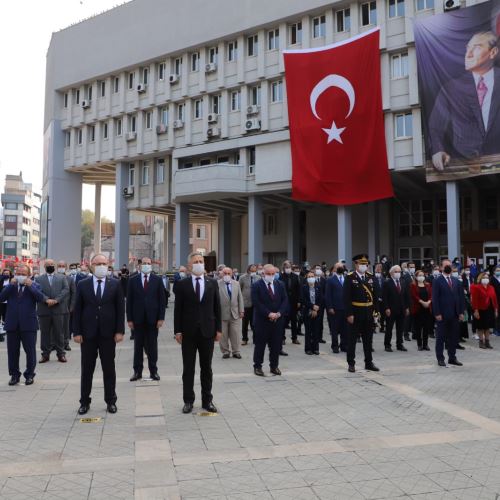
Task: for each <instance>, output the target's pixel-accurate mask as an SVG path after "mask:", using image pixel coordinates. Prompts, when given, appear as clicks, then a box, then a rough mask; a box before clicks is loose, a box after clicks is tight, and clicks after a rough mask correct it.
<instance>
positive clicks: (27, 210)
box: [23, 203, 31, 213]
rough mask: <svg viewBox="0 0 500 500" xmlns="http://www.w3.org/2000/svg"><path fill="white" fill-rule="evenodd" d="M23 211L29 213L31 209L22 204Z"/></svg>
mask: <svg viewBox="0 0 500 500" xmlns="http://www.w3.org/2000/svg"><path fill="white" fill-rule="evenodd" d="M23 210H24V211H25V212H28V213H31V207H30V206H29V205H26V203H25V204H23Z"/></svg>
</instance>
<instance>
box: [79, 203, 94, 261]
mask: <svg viewBox="0 0 500 500" xmlns="http://www.w3.org/2000/svg"><path fill="white" fill-rule="evenodd" d="M93 238H94V212H92V210H88V209H86V210H82V244H81V246H82V248H81V257H83V249H84V248H85V247H88V246H90V245H92V240H93Z"/></svg>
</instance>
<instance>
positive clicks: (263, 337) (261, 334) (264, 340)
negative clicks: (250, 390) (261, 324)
mask: <svg viewBox="0 0 500 500" xmlns="http://www.w3.org/2000/svg"><path fill="white" fill-rule="evenodd" d="M283 329H284V322H283V319H279V320H278V321H276V323H272V322H271V321H269V324H267V325H266V327H265V328H263V329H259V330H255V331H254V334H253V339H254V343H255V347H254V350H253V367H254V368H262V363H264V352H265V350H266V345H267V346H268V347H269V367H270V368H271V370H272V369H273V368H278V365H279V358H280V351H281V346H282V341H283Z"/></svg>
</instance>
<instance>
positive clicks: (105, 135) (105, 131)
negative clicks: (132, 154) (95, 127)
mask: <svg viewBox="0 0 500 500" xmlns="http://www.w3.org/2000/svg"><path fill="white" fill-rule="evenodd" d="M102 138H103V139H107V138H108V123H107V122H104V123H103V124H102Z"/></svg>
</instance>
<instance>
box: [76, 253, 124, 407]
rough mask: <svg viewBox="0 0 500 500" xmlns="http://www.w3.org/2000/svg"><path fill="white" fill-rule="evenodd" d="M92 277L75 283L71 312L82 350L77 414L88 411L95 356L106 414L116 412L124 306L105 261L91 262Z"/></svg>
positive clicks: (105, 258)
mask: <svg viewBox="0 0 500 500" xmlns="http://www.w3.org/2000/svg"><path fill="white" fill-rule="evenodd" d="M91 265H92V268H93V269H92V271H93V273H92V276H90V277H89V278H87V279H84V280H82V281H80V282H79V283H78V286H77V288H76V302H75V310H74V313H73V340H74V341H75V342H76V343H77V344H80V349H81V356H82V358H81V359H82V360H81V365H82V373H81V397H80V409H79V410H78V413H79V414H80V415H85V414H86V413H87V412H88V411H89V409H90V403H91V399H90V393H91V391H92V379H93V377H94V370H95V364H96V360H97V355H98V354H99V358H100V359H101V367H102V374H103V380H104V401H105V402H106V405H107V409H108V412H109V413H116V412H117V408H116V399H117V398H116V390H115V389H116V371H115V350H116V344H117V343H118V342H121V341H122V340H123V335H124V330H125V321H124V320H125V310H124V309H125V307H124V302H123V293H122V288H121V285H120V282H119V281H118V280H116V279H114V278H109V277H107V271H108V259H107V257H106V256H105V255H102V254H97V255H95V256H94V258H93V259H92V263H91Z"/></svg>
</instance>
